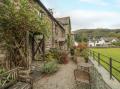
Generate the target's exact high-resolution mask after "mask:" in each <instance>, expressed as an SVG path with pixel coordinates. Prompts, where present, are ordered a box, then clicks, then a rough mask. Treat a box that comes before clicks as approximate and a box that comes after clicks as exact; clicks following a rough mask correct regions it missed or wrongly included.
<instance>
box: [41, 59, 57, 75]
mask: <svg viewBox="0 0 120 89" xmlns="http://www.w3.org/2000/svg"><path fill="white" fill-rule="evenodd" d="M57 70H58V65H57V62H56V61H50V62H47V63H45V64H44V65H43V67H42V73H45V74H52V73H55V72H56V71H57Z"/></svg>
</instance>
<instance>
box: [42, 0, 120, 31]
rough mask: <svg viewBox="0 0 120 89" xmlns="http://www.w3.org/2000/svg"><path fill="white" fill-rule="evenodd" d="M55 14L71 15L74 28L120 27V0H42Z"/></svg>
mask: <svg viewBox="0 0 120 89" xmlns="http://www.w3.org/2000/svg"><path fill="white" fill-rule="evenodd" d="M41 1H42V2H43V4H44V5H45V6H46V7H47V8H50V9H53V12H54V16H55V17H56V18H57V17H66V16H70V17H71V23H72V30H78V29H89V28H120V0H41Z"/></svg>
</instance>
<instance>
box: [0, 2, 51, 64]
mask: <svg viewBox="0 0 120 89" xmlns="http://www.w3.org/2000/svg"><path fill="white" fill-rule="evenodd" d="M38 11H39V10H36V8H34V7H33V6H31V4H30V2H29V0H4V1H2V3H0V42H1V43H2V44H3V43H4V44H3V46H4V47H5V48H6V50H7V56H6V60H8V61H10V65H12V66H13V65H14V66H26V63H27V61H26V56H27V49H26V40H27V39H26V33H27V32H39V33H42V34H43V35H45V37H48V36H49V33H50V31H49V22H48V20H46V18H41V17H40V15H39V14H38Z"/></svg>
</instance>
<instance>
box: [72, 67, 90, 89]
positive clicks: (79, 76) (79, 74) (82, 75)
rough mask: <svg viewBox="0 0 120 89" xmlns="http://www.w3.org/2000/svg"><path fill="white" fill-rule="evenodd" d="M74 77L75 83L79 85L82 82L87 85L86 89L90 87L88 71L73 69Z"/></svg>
mask: <svg viewBox="0 0 120 89" xmlns="http://www.w3.org/2000/svg"><path fill="white" fill-rule="evenodd" d="M74 77H75V82H76V85H77V86H78V85H80V84H84V85H88V87H89V88H88V89H90V87H91V82H90V74H89V73H88V72H85V71H82V70H79V69H75V70H74Z"/></svg>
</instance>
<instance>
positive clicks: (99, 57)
mask: <svg viewBox="0 0 120 89" xmlns="http://www.w3.org/2000/svg"><path fill="white" fill-rule="evenodd" d="M98 65H99V66H100V53H98Z"/></svg>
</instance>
